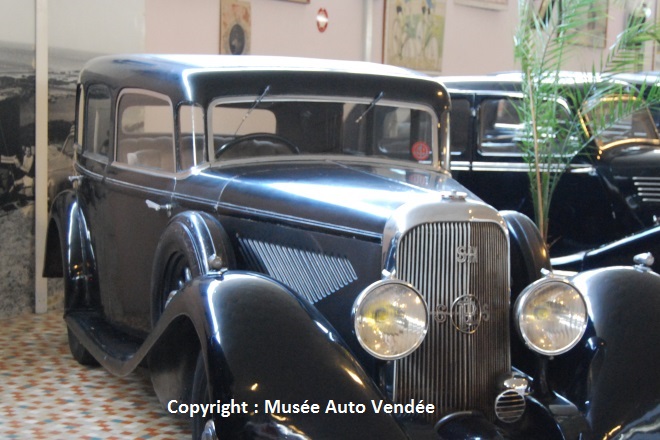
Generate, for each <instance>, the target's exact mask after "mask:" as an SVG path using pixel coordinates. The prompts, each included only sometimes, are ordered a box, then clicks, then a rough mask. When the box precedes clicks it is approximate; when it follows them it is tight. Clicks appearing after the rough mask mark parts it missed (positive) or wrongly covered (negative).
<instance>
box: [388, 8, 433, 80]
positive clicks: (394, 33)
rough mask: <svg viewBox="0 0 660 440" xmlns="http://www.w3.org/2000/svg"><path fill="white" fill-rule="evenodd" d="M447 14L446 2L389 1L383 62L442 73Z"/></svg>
mask: <svg viewBox="0 0 660 440" xmlns="http://www.w3.org/2000/svg"><path fill="white" fill-rule="evenodd" d="M445 11H446V2H445V1H444V0H408V1H405V2H401V1H397V0H386V1H385V13H384V17H385V26H384V28H385V31H384V37H383V38H384V41H383V62H384V63H385V64H393V65H396V66H402V67H408V68H411V69H416V70H420V71H423V72H428V73H439V72H440V71H441V70H442V44H443V38H444V31H445Z"/></svg>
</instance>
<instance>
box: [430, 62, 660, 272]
mask: <svg viewBox="0 0 660 440" xmlns="http://www.w3.org/2000/svg"><path fill="white" fill-rule="evenodd" d="M574 78H575V79H574V80H573V82H572V83H568V84H567V85H566V87H567V90H568V91H570V87H581V85H582V81H584V79H583V78H584V76H583V75H577V74H576V75H575V76H574ZM440 80H441V81H442V82H443V83H444V84H445V85H446V86H447V88H448V90H449V92H450V95H451V97H452V112H451V114H452V128H451V134H452V135H451V139H452V164H451V169H452V175H453V176H454V177H455V178H456V179H457V180H458V181H459V182H461V183H462V184H464V185H465V186H467V187H468V188H470V189H471V190H472V191H474V192H475V193H476V194H478V195H479V197H481V198H483V199H484V200H485V201H486V202H488V203H491V204H492V205H494V206H495V207H497V208H499V209H512V210H517V211H520V212H523V213H525V214H527V215H529V216H530V217H533V216H534V211H533V206H532V197H531V193H530V185H529V177H528V172H529V165H528V164H527V163H526V162H525V160H524V159H523V153H522V151H521V148H520V143H521V139H522V135H523V134H522V133H523V125H522V123H521V121H520V118H519V116H518V113H517V110H516V102H517V101H519V100H520V99H521V98H522V94H521V84H520V75H519V74H516V73H511V74H497V75H484V76H476V77H474V76H473V77H470V76H466V77H442V78H440ZM571 96H572V94H571V93H566V98H565V99H564V100H563V101H562V103H561V106H562V108H564V110H565V112H566V113H567V114H573V115H574V114H576V112H579V111H580V108H581V105H582V103H580V102H573V101H571ZM618 99H629V97H628V96H621V97H619V98H618ZM602 108H604V109H605V111H607V108H608V107H607V106H605V105H603V106H602ZM582 123H583V126H584V129H585V130H588V127H589V124H588V122H587V121H585V120H584V119H582ZM582 135H583V136H585V140H586V139H588V136H589V134H588V133H587V132H586V131H583V132H582ZM659 185H660V140H659V138H658V133H657V131H656V129H655V125H654V123H653V119H652V118H651V116H650V114H649V112H648V111H647V110H642V111H639V112H637V113H636V114H634V115H633V116H632V117H630V118H628V119H627V120H625V121H619V123H618V124H617V125H615V126H614V127H612V129H611V130H610V131H608V132H607V133H605V134H603V135H602V136H600V137H597V138H596V139H594V140H593V141H591V142H590V143H589V145H588V146H587V147H586V148H585V149H584V150H583V151H582V152H580V153H579V154H578V155H576V156H575V157H574V158H573V160H572V161H571V163H570V164H569V165H568V167H567V170H566V173H565V174H564V175H563V176H562V177H561V179H560V182H559V185H558V187H557V189H556V191H555V193H554V195H553V198H552V203H551V205H550V220H549V244H550V251H551V254H552V256H553V257H557V256H567V255H571V254H574V253H578V254H577V255H578V256H571V257H570V258H569V260H570V259H571V258H572V259H573V260H575V259H580V258H581V257H580V255H581V254H579V252H581V251H589V250H591V249H594V248H597V247H599V246H601V245H604V244H610V243H612V242H615V241H617V240H620V239H626V240H624V241H623V242H621V243H619V244H618V245H617V246H616V251H608V252H605V250H601V253H602V254H605V253H607V256H608V257H607V258H606V259H605V260H606V261H607V262H609V263H610V264H612V263H615V262H616V263H618V262H619V261H618V258H619V257H621V258H626V259H629V258H630V256H631V255H632V254H634V253H635V252H640V251H642V250H646V251H656V250H658V249H659V247H660V243H659V242H658V241H659V240H660V234H659V233H658V232H656V231H655V227H656V226H657V224H658V216H659V215H660V186H659ZM641 231H644V234H645V238H643V239H642V238H641V237H632V238H627V237H629V236H631V235H632V234H636V233H640V232H641ZM659 232H660V231H659ZM650 236H652V238H649V237H650ZM656 237H657V238H656ZM627 248H630V250H626V249H627ZM617 254H618V255H617ZM566 261H568V260H566ZM621 261H624V260H621ZM557 262H558V264H559V263H561V262H562V260H557ZM600 263H601V264H602V260H601V262H600ZM594 264H595V263H594Z"/></svg>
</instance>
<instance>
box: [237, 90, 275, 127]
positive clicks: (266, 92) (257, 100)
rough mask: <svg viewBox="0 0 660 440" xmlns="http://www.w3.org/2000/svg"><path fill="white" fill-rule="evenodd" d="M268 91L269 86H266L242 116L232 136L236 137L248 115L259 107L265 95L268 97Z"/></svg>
mask: <svg viewBox="0 0 660 440" xmlns="http://www.w3.org/2000/svg"><path fill="white" fill-rule="evenodd" d="M269 91H270V85H267V86H266V88H265V89H264V91H263V92H261V95H259V97H258V98H257V99H255V100H254V103H253V104H252V107H250V109H249V110H248V111H247V112H246V113H245V115H244V116H243V119H241V123H240V124H238V127H237V128H236V131H235V132H234V136H236V134H237V133H238V131H239V130H240V129H241V127H242V126H243V123H244V122H245V120H246V119H247V118H249V117H250V115H251V114H252V111H253V110H254V109H255V108H257V107H258V106H259V104H261V101H263V99H264V98H265V97H266V95H268V92H269Z"/></svg>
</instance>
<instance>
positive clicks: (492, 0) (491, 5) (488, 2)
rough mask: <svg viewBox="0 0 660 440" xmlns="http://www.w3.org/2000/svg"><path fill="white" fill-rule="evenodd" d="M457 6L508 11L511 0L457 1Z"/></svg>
mask: <svg viewBox="0 0 660 440" xmlns="http://www.w3.org/2000/svg"><path fill="white" fill-rule="evenodd" d="M455 1H456V4H457V5H466V6H474V7H475V8H484V9H506V8H507V7H508V6H509V0H455Z"/></svg>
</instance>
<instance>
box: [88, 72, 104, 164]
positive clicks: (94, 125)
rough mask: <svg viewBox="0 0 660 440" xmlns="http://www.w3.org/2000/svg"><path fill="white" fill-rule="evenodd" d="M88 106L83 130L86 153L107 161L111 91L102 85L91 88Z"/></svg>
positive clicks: (89, 89)
mask: <svg viewBox="0 0 660 440" xmlns="http://www.w3.org/2000/svg"><path fill="white" fill-rule="evenodd" d="M86 104H87V105H86V106H85V111H84V129H83V149H84V152H85V154H88V155H92V156H99V157H100V158H102V159H106V160H107V158H108V157H109V156H110V129H111V118H110V110H111V108H110V91H109V90H108V88H107V87H105V86H100V85H94V86H91V87H89V88H88V90H87V97H86Z"/></svg>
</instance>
